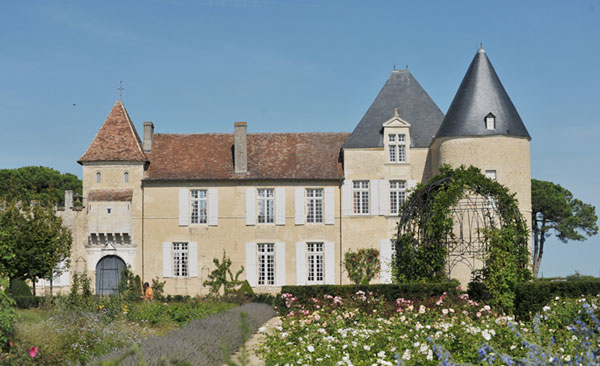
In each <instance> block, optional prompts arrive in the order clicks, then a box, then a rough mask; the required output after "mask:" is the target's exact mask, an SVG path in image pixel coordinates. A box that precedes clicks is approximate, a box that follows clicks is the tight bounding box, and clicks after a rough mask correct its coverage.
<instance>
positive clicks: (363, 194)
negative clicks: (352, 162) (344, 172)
mask: <svg viewBox="0 0 600 366" xmlns="http://www.w3.org/2000/svg"><path fill="white" fill-rule="evenodd" d="M352 188H353V192H352V193H353V198H354V213H355V214H368V213H369V181H368V180H355V181H353V182H352Z"/></svg>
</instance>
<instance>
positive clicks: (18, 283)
mask: <svg viewBox="0 0 600 366" xmlns="http://www.w3.org/2000/svg"><path fill="white" fill-rule="evenodd" d="M10 294H11V295H12V296H13V297H15V296H33V294H32V293H31V287H29V285H28V284H27V282H25V280H23V279H20V278H15V279H13V280H12V281H11V283H10Z"/></svg>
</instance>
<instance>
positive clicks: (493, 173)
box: [485, 170, 496, 180]
mask: <svg viewBox="0 0 600 366" xmlns="http://www.w3.org/2000/svg"><path fill="white" fill-rule="evenodd" d="M485 176H486V177H487V178H490V179H491V180H496V171H495V170H486V171H485Z"/></svg>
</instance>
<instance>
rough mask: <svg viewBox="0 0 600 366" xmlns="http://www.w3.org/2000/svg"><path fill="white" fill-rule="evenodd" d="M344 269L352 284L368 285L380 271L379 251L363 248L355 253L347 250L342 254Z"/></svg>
mask: <svg viewBox="0 0 600 366" xmlns="http://www.w3.org/2000/svg"><path fill="white" fill-rule="evenodd" d="M344 267H345V268H346V272H348V278H350V280H351V281H352V282H354V283H355V284H357V285H368V284H369V282H370V281H371V280H372V279H373V277H375V276H376V275H377V274H379V271H380V270H381V263H380V262H379V251H378V250H377V249H373V248H368V249H367V248H363V249H359V250H358V251H356V252H353V251H351V250H349V251H347V252H346V253H345V254H344Z"/></svg>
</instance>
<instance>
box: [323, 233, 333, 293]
mask: <svg viewBox="0 0 600 366" xmlns="http://www.w3.org/2000/svg"><path fill="white" fill-rule="evenodd" d="M323 247H324V248H323V252H324V253H323V256H324V257H325V258H323V261H324V262H325V263H324V264H325V266H324V267H325V268H324V275H325V284H326V285H333V284H335V253H334V243H333V242H332V241H326V242H325V243H324V244H323Z"/></svg>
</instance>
